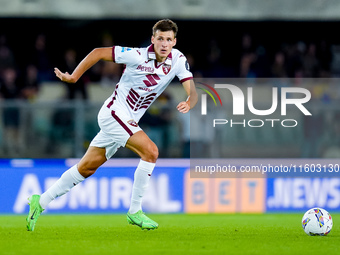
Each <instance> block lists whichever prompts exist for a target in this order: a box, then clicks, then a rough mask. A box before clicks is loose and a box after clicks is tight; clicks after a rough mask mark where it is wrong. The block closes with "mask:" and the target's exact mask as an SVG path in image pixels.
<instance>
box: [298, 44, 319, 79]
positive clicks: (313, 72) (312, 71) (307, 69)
mask: <svg viewBox="0 0 340 255" xmlns="http://www.w3.org/2000/svg"><path fill="white" fill-rule="evenodd" d="M302 60H303V76H304V77H309V78H315V77H318V75H319V61H318V59H317V57H316V45H315V44H314V43H311V44H309V46H308V48H307V51H306V53H305V54H304V56H303V59H302Z"/></svg>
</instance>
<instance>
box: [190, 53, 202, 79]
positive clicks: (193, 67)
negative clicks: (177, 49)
mask: <svg viewBox="0 0 340 255" xmlns="http://www.w3.org/2000/svg"><path fill="white" fill-rule="evenodd" d="M186 58H187V61H188V64H189V67H190V71H191V73H192V74H193V76H194V77H195V78H203V74H202V71H201V70H199V69H197V68H196V62H195V58H194V56H193V55H192V54H190V53H188V54H186Z"/></svg>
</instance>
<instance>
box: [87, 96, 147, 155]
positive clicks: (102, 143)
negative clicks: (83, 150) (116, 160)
mask: <svg viewBox="0 0 340 255" xmlns="http://www.w3.org/2000/svg"><path fill="white" fill-rule="evenodd" d="M98 125H99V127H100V131H99V133H98V134H97V135H96V136H95V137H94V138H93V140H92V141H91V143H90V146H94V147H99V148H105V149H106V158H107V159H110V158H111V157H112V156H113V155H114V154H115V153H116V152H117V150H118V148H120V147H125V144H126V142H127V141H128V139H129V138H130V136H132V135H133V134H134V133H136V132H138V131H141V130H142V129H141V128H140V127H139V126H138V124H137V123H136V122H135V121H134V120H132V119H131V118H129V117H128V116H127V115H125V114H123V113H121V112H115V111H113V110H111V109H110V108H108V107H107V106H106V104H105V103H104V105H103V106H102V108H101V109H100V111H99V113H98Z"/></svg>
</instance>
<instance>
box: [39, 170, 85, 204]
mask: <svg viewBox="0 0 340 255" xmlns="http://www.w3.org/2000/svg"><path fill="white" fill-rule="evenodd" d="M84 180H85V177H83V176H82V175H81V174H80V173H79V171H78V167H77V165H74V166H73V167H71V168H70V169H68V170H67V171H66V172H64V173H63V174H62V176H61V177H60V178H59V180H57V181H56V182H55V183H54V184H53V185H52V186H51V187H50V188H49V189H47V190H46V191H45V193H43V194H42V195H41V197H40V205H41V207H42V208H43V209H45V208H46V207H47V205H48V204H49V203H50V202H52V201H53V200H54V199H55V198H57V197H60V196H62V195H64V194H65V193H67V192H69V191H70V189H71V188H73V187H74V186H76V185H77V184H78V183H80V182H82V181H84Z"/></svg>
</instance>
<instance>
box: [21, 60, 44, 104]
mask: <svg viewBox="0 0 340 255" xmlns="http://www.w3.org/2000/svg"><path fill="white" fill-rule="evenodd" d="M22 84H23V88H22V95H23V97H24V98H25V99H27V100H28V101H30V102H33V101H35V99H36V97H37V96H38V92H39V86H40V82H39V80H38V69H37V68H36V66H34V65H32V64H29V65H28V66H27V67H26V70H25V76H24V78H23V81H22Z"/></svg>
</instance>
